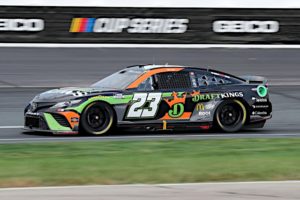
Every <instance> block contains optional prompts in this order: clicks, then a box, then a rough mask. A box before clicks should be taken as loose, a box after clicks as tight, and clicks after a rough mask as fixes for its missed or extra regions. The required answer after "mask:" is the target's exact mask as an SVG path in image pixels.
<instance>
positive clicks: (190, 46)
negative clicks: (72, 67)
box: [0, 43, 300, 49]
mask: <svg viewBox="0 0 300 200" xmlns="http://www.w3.org/2000/svg"><path fill="white" fill-rule="evenodd" d="M0 47H29V48H31V47H36V48H172V49H173V48H177V49H206V48H234V49H299V48H300V45H293V44H291V45H285V44H282V45H273V44H63V43H0Z"/></svg>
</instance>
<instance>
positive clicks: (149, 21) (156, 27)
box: [70, 18, 189, 33]
mask: <svg viewBox="0 0 300 200" xmlns="http://www.w3.org/2000/svg"><path fill="white" fill-rule="evenodd" d="M188 23H189V19H163V18H133V19H131V18H73V19H72V22H71V27H70V32H72V33H122V32H127V33H185V32H186V30H187V28H188Z"/></svg>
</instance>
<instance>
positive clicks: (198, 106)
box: [196, 103, 205, 111]
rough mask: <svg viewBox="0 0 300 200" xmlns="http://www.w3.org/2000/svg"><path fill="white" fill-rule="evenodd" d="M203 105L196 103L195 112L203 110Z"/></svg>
mask: <svg viewBox="0 0 300 200" xmlns="http://www.w3.org/2000/svg"><path fill="white" fill-rule="evenodd" d="M204 109H205V108H204V104H203V103H197V104H196V110H197V111H199V110H204Z"/></svg>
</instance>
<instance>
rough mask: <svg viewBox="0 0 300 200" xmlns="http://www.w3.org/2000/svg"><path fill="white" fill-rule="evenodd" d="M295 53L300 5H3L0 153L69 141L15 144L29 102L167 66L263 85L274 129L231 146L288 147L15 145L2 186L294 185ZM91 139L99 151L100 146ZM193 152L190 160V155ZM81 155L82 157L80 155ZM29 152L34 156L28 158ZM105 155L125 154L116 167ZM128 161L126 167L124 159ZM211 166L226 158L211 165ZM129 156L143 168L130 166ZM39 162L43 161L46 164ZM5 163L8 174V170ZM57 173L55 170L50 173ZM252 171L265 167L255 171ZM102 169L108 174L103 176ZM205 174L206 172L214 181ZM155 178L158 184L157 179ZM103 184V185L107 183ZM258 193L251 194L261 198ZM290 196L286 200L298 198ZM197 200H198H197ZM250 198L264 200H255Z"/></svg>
mask: <svg viewBox="0 0 300 200" xmlns="http://www.w3.org/2000/svg"><path fill="white" fill-rule="evenodd" d="M299 48H300V1H297V0H286V1H273V0H243V1H241V0H210V1H197V0H184V1H183V0H168V1H167V0H151V1H148V0H147V1H146V0H145V1H138V0H134V1H133V0H130V1H124V0H105V1H104V0H101V1H97V0H86V1H79V0H52V1H50V0H48V1H47V0H27V1H24V0H7V1H1V2H0V119H1V120H0V143H23V142H24V141H25V142H37V141H38V142H41V141H42V142H43V141H47V140H54V141H63V142H68V141H74V140H75V139H74V138H73V137H59V138H57V137H52V136H49V135H47V136H45V135H30V134H23V133H22V132H23V131H22V130H21V127H22V125H23V108H24V107H25V105H26V104H27V103H28V102H29V101H30V100H31V99H32V98H33V96H34V95H36V94H38V93H40V92H42V91H45V90H48V89H50V88H55V87H64V86H88V85H90V84H92V83H93V82H96V81H98V80H99V79H101V78H103V77H105V76H107V75H109V74H111V73H113V72H115V71H117V70H119V69H122V68H124V67H126V66H129V65H134V64H165V63H168V64H178V65H186V66H195V67H208V68H213V69H217V70H221V71H225V72H228V73H232V74H235V75H259V76H264V77H266V78H267V79H268V80H269V85H270V92H271V95H270V97H271V101H272V103H273V119H271V120H270V121H268V122H267V124H266V127H265V128H264V129H261V130H253V131H244V132H242V133H241V134H233V135H229V137H231V138H241V137H254V138H261V137H264V138H265V137H271V138H276V137H280V138H282V137H286V138H288V137H291V138H292V139H291V140H288V139H282V140H276V141H275V140H274V141H273V140H272V141H264V142H265V143H261V142H262V141H261V140H259V139H258V140H253V141H251V140H250V141H248V140H247V141H246V140H245V141H238V142H235V141H232V143H230V142H228V143H226V142H224V143H226V144H224V143H223V141H218V142H214V141H212V142H211V143H210V142H207V144H206V141H204V142H203V141H200V142H201V144H200V145H199V144H198V143H197V142H198V141H196V142H195V143H192V144H191V146H190V145H187V144H186V145H187V146H184V147H182V146H181V145H182V144H185V143H184V142H183V143H180V142H176V143H168V144H169V145H170V146H168V147H167V148H165V146H164V145H165V144H160V143H159V142H158V143H154V144H146V145H140V146H139V144H137V143H134V142H131V143H130V142H129V143H126V142H128V141H127V140H132V138H131V139H130V137H129V138H128V137H127V138H125V137H124V138H123V137H122V139H121V140H122V141H123V140H126V142H124V143H113V144H109V143H103V145H102V144H101V145H99V144H98V143H97V144H96V143H93V144H91V145H87V146H84V144H80V145H78V146H76V144H70V143H68V144H67V145H66V144H65V143H64V144H63V145H62V146H60V145H61V144H59V145H57V146H55V145H56V144H53V145H49V146H47V145H46V146H43V145H41V146H39V145H37V146H34V145H33V146H30V145H29V147H30V148H29V149H30V150H28V149H27V148H28V146H26V145H24V146H22V144H20V145H21V146H18V148H15V147H14V146H9V145H11V144H5V145H0V148H1V151H0V156H1V160H0V186H31V185H34V186H36V185H55V184H58V185H64V184H98V183H101V184H103V183H108V184H114V183H136V182H142V183H144V182H146V183H149V182H150V183H160V182H170V181H171V182H178V181H179V182H180V181H181V182H190V181H192V182H199V181H220V180H221V181H222V180H225V181H230V180H285V179H300V175H299V174H300V169H299V165H300V164H299V163H300V160H299V154H297V152H300V149H296V148H298V147H299V139H298V140H293V138H295V137H299V136H300V133H299V131H300V127H299V122H300V121H299V116H300V115H299V111H300V93H299V89H300V79H299V76H300V70H299V64H300V51H299ZM195 135H196V137H195ZM195 135H193V136H192V137H188V136H186V135H185V134H184V133H183V134H182V135H177V136H176V135H175V136H166V135H164V136H161V137H166V138H167V139H168V137H169V138H175V137H179V138H180V139H184V138H185V139H191V138H193V139H196V138H198V139H201V137H202V136H201V134H198V133H196V134H195ZM204 135H205V134H204ZM206 136H207V135H206ZM227 136H228V135H227ZM227 136H224V137H227ZM207 137H208V138H209V136H207ZM214 137H217V138H222V137H223V136H222V135H215V136H214ZM145 138H146V137H144V138H142V140H143V139H145ZM153 138H154V137H153ZM153 138H152V137H150V139H149V138H147V140H152V139H153ZM85 139H87V138H79V139H78V140H85ZM160 139H161V138H160ZM87 140H104V141H105V138H101V137H100V138H92V139H91V138H88V139H87ZM108 140H110V139H108ZM113 140H114V139H113ZM278 141H279V143H278ZM72 145H74V146H72ZM126 145H127V146H126ZM147 145H148V146H147ZM156 145H161V146H159V147H157V146H156ZM218 145H219V146H218ZM223 145H224V146H223ZM236 145H240V146H236ZM248 145H250V146H248ZM251 145H254V146H251ZM255 145H257V146H255ZM269 145H270V146H269ZM153 147H154V148H153ZM177 147H178V148H179V147H180V148H179V149H178V148H177ZM192 147H193V148H195V149H194V150H193V149H192V151H188V150H189V149H190V148H192ZM211 147H216V148H211ZM63 148H67V150H68V151H65V149H63ZM93 148H95V149H93ZM97 148H102V149H100V150H99V149H98V150H97ZM134 148H136V149H137V150H136V149H134ZM160 148H161V149H160ZM168 148H169V149H170V152H174V155H173V154H172V155H171V156H170V155H169V154H168V151H167V154H165V150H166V149H167V150H168ZM197 148H198V149H197ZM199 148H203V149H199ZM243 148H246V149H243ZM278 148H283V149H278ZM128 149H129V151H127V150H128ZM183 149H184V150H187V151H183ZM242 149H243V151H242ZM17 150H18V151H17ZM86 150H88V153H86V154H85V153H82V152H85V151H86ZM155 150H157V152H156V151H155ZM47 151H49V152H47ZM140 151H141V152H140ZM153 151H155V152H153ZM198 151H199V152H204V154H205V153H206V152H207V155H200V156H199V155H196V154H191V153H190V152H198ZM225 151H228V152H227V153H228V154H226V153H224V152H225ZM1 152H2V154H1ZM20 152H23V153H24V155H25V159H24V157H23V156H24V155H23V154H21V153H20ZM36 152H41V154H39V155H35V153H36ZM73 152H75V153H73ZM99 152H100V153H103V154H98V153H99ZM111 152H117V153H116V154H118V153H120V155H119V154H118V156H119V157H118V156H116V157H114V156H112V154H111ZM128 152H129V153H130V155H132V157H130V156H127V155H128V154H127V153H128ZM147 152H148V153H149V152H150V153H152V154H151V155H150V156H153V155H154V156H160V155H162V156H166V157H165V158H164V157H162V158H161V157H158V158H156V157H155V158H153V157H150V159H149V160H150V161H149V160H147V159H148V157H147V156H146V157H144V154H147ZM266 152H267V153H266ZM270 152H271V153H270ZM139 153H140V154H139ZM150 153H149V154H150ZM239 153H241V154H239ZM268 153H270V154H268ZM288 153H293V155H290V154H289V155H288ZM212 155H213V157H212ZM216 155H221V156H220V157H214V156H216ZM232 155H234V156H232ZM30 156H32V157H30ZM34 156H37V157H34ZM69 156H70V157H69ZM90 156H91V157H92V158H90ZM134 156H141V157H142V158H140V157H139V158H137V160H134V158H135V157H134ZM205 156H207V160H206V159H204V158H205ZM226 156H229V157H226ZM235 156H236V157H235ZM239 156H241V157H239ZM257 156H258V157H259V156H261V157H259V158H258V157H257ZM57 157H59V159H58V160H57ZM44 158H45V159H47V158H49V160H46V161H43V160H42V159H44ZM69 158H72V159H74V160H72V159H69ZM99 158H105V159H99ZM106 158H107V160H106ZM109 158H111V160H109ZM127 158H128V159H131V160H126V159H127ZM169 158H170V159H172V158H174V160H168V159H169ZM211 158H213V159H211ZM26 159H27V162H26ZM51 159H53V160H51ZM165 159H166V160H165ZM180 159H186V160H180ZM189 159H190V160H189ZM198 159H199V160H198ZM231 159H232V160H231ZM203 160H204V161H203ZM229 160H230V163H227V162H228V161H229ZM119 161H120V163H119ZM121 161H124V163H121ZM135 161H137V162H135ZM231 161H232V162H231ZM1 162H2V163H1ZM94 162H96V163H94ZM8 163H10V164H12V166H14V167H11V168H10V167H9V165H8ZM56 163H58V164H59V168H60V169H61V171H60V170H57V165H56ZM133 163H134V164H133ZM136 163H138V164H136ZM147 163H148V164H147ZM169 163H173V165H172V166H169ZM182 163H183V164H182ZM262 163H263V164H262ZM184 164H187V165H188V164H190V166H185V165H184ZM223 164H224V165H225V166H224V165H223ZM182 165H184V166H182ZM45 166H46V167H45ZM74 166H76V167H74ZM97 166H102V167H101V168H100V167H99V168H97ZM122 166H124V167H123V168H122ZM257 166H261V167H260V168H259V169H257V168H256V167H257ZM103 167H104V168H105V167H106V168H105V170H104V171H101V169H103ZM118 167H120V168H118ZM126 167H127V168H126ZM172 167H173V168H176V169H175V171H172V170H173V168H172ZM197 167H199V168H197ZM201 167H203V168H201ZM205 167H207V168H205ZM276 167H278V169H277V168H276ZM200 168H201V169H200ZM211 168H212V169H213V171H214V172H213V173H209V171H210V169H211ZM8 169H9V170H8ZM45 169H47V170H45ZM81 169H84V172H85V173H82V171H83V170H81ZM179 169H182V170H181V171H180V170H179ZM51 170H54V171H51ZM73 170H75V171H73ZM76 170H78V171H76ZM176 170H178V171H176ZM153 171H157V172H160V173H161V174H160V175H155V174H152V173H153ZM5 173H6V174H5ZM56 173H61V174H56ZM189 173H190V174H189ZM206 173H207V174H206ZM270 173H273V174H270ZM79 174H80V176H79ZM104 175H105V176H108V177H106V178H107V179H105V178H104V179H103V176H104ZM64 176H67V177H64ZM77 176H79V177H78V178H77ZM144 176H146V178H145V177H144ZM40 177H42V178H40ZM86 177H88V178H86ZM76 178H77V179H76ZM1 180H2V181H1ZM279 188H282V187H279ZM290 188H291V187H290ZM247 189H248V187H246V189H245V191H246V192H247ZM221 190H222V189H221ZM276 190H277V189H274V190H273V191H270V195H271V196H268V197H270V198H271V197H272V195H273V194H274V191H276ZM175 191H178V190H175ZM253 191H256V192H254V193H257V191H258V189H257V188H256V189H253ZM277 191H279V190H277ZM285 192H286V193H284V194H285V195H288V194H290V195H292V194H293V192H292V191H288V190H285ZM154 193H155V192H153V194H154ZM2 194H3V193H2ZM228 194H229V195H230V194H236V193H234V192H231V193H230V192H229V193H228ZM294 194H296V193H294ZM278 195H279V196H280V194H278ZM275 196H276V195H275ZM0 197H1V194H0ZM5 197H6V198H8V197H9V195H8V196H5ZM19 197H20V196H19ZM21 197H22V198H23V196H21ZM73 197H74V195H73ZM79 197H80V196H79ZM184 197H186V196H185V195H183V197H182V198H184ZM193 197H195V199H196V197H197V195H195V196H193ZM253 197H255V195H254V196H253ZM256 197H257V198H258V199H261V197H262V196H256ZM273 197H274V195H273ZM95 198H96V197H95ZM293 198H295V199H297V198H298V199H299V198H300V197H299V196H297V197H293ZM1 199H5V198H1ZM28 199H32V198H31V197H30V198H28ZM129 199H131V198H129ZM191 199H193V198H192V197H191ZM207 199H211V198H210V197H207ZM228 199H233V197H232V196H229V197H228ZM253 199H254V198H253ZM284 199H288V198H284ZM291 199H292V197H291Z"/></svg>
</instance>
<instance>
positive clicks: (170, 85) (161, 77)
mask: <svg viewBox="0 0 300 200" xmlns="http://www.w3.org/2000/svg"><path fill="white" fill-rule="evenodd" d="M155 83H156V85H155V89H179V88H191V87H192V84H191V79H190V74H189V72H185V71H184V72H164V73H160V74H156V75H155Z"/></svg>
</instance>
